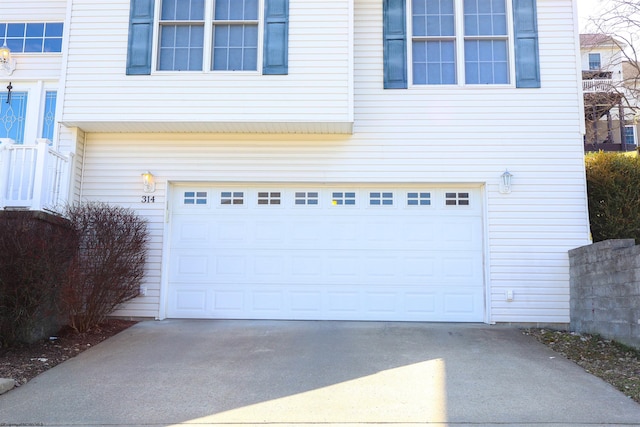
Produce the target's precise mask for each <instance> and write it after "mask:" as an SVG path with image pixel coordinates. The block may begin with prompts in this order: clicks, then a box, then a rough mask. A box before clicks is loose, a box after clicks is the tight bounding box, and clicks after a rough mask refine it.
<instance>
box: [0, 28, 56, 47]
mask: <svg viewBox="0 0 640 427" xmlns="http://www.w3.org/2000/svg"><path fill="white" fill-rule="evenodd" d="M62 28H63V24H62V22H28V23H0V46H1V45H2V44H4V43H5V42H6V43H7V47H8V48H9V49H11V52H13V53H49V52H62Z"/></svg>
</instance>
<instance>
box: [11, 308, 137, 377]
mask: <svg viewBox="0 0 640 427" xmlns="http://www.w3.org/2000/svg"><path fill="white" fill-rule="evenodd" d="M135 323H137V322H135V321H130V320H120V319H109V320H107V321H106V322H103V323H101V324H100V325H98V326H96V327H94V328H93V329H92V330H90V331H89V332H86V333H82V334H80V333H77V332H76V331H74V330H73V329H71V328H65V329H63V330H62V331H60V332H59V333H58V334H57V335H56V336H55V337H51V338H50V339H45V340H40V341H37V342H35V343H33V344H29V345H26V344H25V345H19V346H16V347H11V348H0V378H13V380H14V381H15V383H16V387H19V386H21V385H23V384H25V383H26V382H27V381H29V380H30V379H32V378H33V377H35V376H37V375H38V374H40V373H42V372H44V371H46V370H48V369H51V368H53V367H54V366H56V365H57V364H59V363H62V362H64V361H65V360H67V359H70V358H72V357H74V356H77V355H78V354H80V353H82V352H83V351H85V350H87V349H89V348H91V347H92V346H95V345H96V344H99V343H100V342H102V341H104V340H106V339H107V338H109V337H112V336H113V335H115V334H117V333H118V332H121V331H123V330H125V329H127V328H128V327H130V326H132V325H134V324H135Z"/></svg>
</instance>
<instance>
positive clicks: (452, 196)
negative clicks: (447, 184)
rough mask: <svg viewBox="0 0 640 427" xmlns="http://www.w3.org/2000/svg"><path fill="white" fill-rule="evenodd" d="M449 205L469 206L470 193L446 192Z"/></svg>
mask: <svg viewBox="0 0 640 427" xmlns="http://www.w3.org/2000/svg"><path fill="white" fill-rule="evenodd" d="M445 198H446V201H445V204H446V205H447V206H469V193H446V194H445Z"/></svg>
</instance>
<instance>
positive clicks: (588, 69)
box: [580, 34, 638, 151]
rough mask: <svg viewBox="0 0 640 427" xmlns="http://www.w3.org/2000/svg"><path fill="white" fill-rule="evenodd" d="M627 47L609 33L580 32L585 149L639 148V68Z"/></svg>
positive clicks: (622, 149) (613, 149) (617, 149)
mask: <svg viewBox="0 0 640 427" xmlns="http://www.w3.org/2000/svg"><path fill="white" fill-rule="evenodd" d="M625 47H626V45H625V44H624V43H623V42H621V41H619V40H616V39H615V38H613V37H611V36H609V35H606V34H580V52H581V58H582V79H583V80H582V87H583V90H584V104H585V120H586V134H585V150H586V151H598V150H604V151H633V150H636V149H637V145H638V123H637V112H638V100H637V90H638V88H637V87H635V82H636V81H637V77H638V68H637V67H633V66H632V64H631V63H629V62H628V61H627V60H626V57H625V55H624V53H623V49H625ZM620 118H622V120H621V119H620Z"/></svg>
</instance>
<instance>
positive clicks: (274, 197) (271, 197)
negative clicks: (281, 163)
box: [258, 191, 281, 205]
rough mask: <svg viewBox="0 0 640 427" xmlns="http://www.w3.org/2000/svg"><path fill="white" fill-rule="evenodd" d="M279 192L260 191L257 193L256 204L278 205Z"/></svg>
mask: <svg viewBox="0 0 640 427" xmlns="http://www.w3.org/2000/svg"><path fill="white" fill-rule="evenodd" d="M280 200H281V197H280V192H279V191H274V192H269V191H264V192H263V191H261V192H259V193H258V204H259V205H279V204H280Z"/></svg>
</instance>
